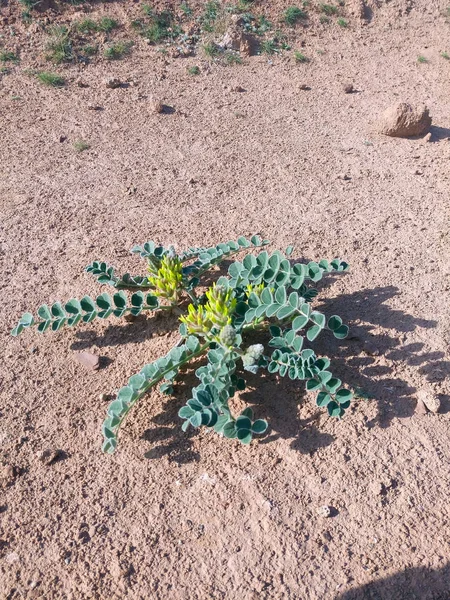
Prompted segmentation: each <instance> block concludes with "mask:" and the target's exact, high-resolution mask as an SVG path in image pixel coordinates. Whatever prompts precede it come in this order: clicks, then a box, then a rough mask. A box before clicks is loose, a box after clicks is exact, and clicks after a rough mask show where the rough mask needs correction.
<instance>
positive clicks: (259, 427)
mask: <svg viewBox="0 0 450 600" xmlns="http://www.w3.org/2000/svg"><path fill="white" fill-rule="evenodd" d="M268 426H269V424H268V423H267V421H265V420H264V419H257V420H256V421H255V422H254V423H253V425H252V431H253V433H264V432H265V431H266V430H267V427H268Z"/></svg>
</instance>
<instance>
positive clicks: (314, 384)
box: [306, 379, 322, 392]
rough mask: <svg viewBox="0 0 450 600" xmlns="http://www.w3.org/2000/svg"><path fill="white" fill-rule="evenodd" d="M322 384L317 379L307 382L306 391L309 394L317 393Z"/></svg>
mask: <svg viewBox="0 0 450 600" xmlns="http://www.w3.org/2000/svg"><path fill="white" fill-rule="evenodd" d="M321 387H322V384H321V383H320V381H317V379H308V381H307V382H306V389H307V390H308V392H315V391H316V390H320V388H321Z"/></svg>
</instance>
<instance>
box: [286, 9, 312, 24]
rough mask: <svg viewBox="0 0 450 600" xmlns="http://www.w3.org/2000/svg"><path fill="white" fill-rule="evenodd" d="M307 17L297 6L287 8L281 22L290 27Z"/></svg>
mask: <svg viewBox="0 0 450 600" xmlns="http://www.w3.org/2000/svg"><path fill="white" fill-rule="evenodd" d="M307 17H308V13H307V12H305V11H304V10H302V9H301V8H299V7H298V6H289V7H288V8H287V9H286V10H285V11H284V13H283V21H284V22H285V23H286V25H290V26H291V27H293V26H294V25H296V24H297V23H298V22H299V21H301V20H302V19H306V18H307Z"/></svg>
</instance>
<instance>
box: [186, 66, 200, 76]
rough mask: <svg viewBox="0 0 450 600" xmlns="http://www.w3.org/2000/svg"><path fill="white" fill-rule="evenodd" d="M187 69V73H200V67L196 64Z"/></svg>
mask: <svg viewBox="0 0 450 600" xmlns="http://www.w3.org/2000/svg"><path fill="white" fill-rule="evenodd" d="M187 71H188V73H189V75H200V67H198V66H197V65H193V66H192V67H189V68H188V70H187Z"/></svg>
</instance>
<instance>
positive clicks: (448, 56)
mask: <svg viewBox="0 0 450 600" xmlns="http://www.w3.org/2000/svg"><path fill="white" fill-rule="evenodd" d="M441 56H442V58H445V60H450V54H449V53H448V52H442V53H441Z"/></svg>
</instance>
